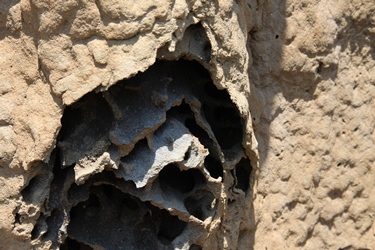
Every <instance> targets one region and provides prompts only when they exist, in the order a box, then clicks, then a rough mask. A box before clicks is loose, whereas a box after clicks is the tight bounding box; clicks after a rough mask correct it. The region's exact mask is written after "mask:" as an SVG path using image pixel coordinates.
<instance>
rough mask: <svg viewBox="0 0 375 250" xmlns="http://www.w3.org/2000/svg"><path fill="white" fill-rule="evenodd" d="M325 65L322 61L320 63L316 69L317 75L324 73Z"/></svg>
mask: <svg viewBox="0 0 375 250" xmlns="http://www.w3.org/2000/svg"><path fill="white" fill-rule="evenodd" d="M323 65H324V64H323V63H322V62H321V61H318V67H317V68H316V73H317V74H320V73H322V70H323Z"/></svg>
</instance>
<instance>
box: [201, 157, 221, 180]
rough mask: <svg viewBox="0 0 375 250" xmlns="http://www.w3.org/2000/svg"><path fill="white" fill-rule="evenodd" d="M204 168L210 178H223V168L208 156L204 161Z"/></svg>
mask: <svg viewBox="0 0 375 250" xmlns="http://www.w3.org/2000/svg"><path fill="white" fill-rule="evenodd" d="M204 167H205V168H206V169H207V171H208V172H209V173H210V175H211V177H212V178H215V179H217V178H219V177H223V166H222V165H221V164H220V162H218V161H217V160H215V159H214V158H213V157H212V156H210V155H208V156H207V157H206V159H205V161H204Z"/></svg>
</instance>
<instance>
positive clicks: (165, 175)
mask: <svg viewBox="0 0 375 250" xmlns="http://www.w3.org/2000/svg"><path fill="white" fill-rule="evenodd" d="M159 180H160V186H161V188H162V189H163V191H166V192H168V191H179V192H181V193H189V192H190V191H192V190H193V189H194V187H195V185H196V184H197V182H202V180H203V181H204V177H203V174H202V173H201V172H200V171H199V170H198V169H190V170H185V171H181V170H180V169H179V168H178V167H176V166H174V165H172V164H170V165H167V166H165V167H164V168H163V170H162V171H160V173H159Z"/></svg>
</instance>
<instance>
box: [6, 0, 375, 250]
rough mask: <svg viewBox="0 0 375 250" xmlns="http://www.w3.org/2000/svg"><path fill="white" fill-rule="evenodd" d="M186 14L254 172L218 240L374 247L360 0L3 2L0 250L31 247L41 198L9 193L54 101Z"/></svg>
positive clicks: (149, 45)
mask: <svg viewBox="0 0 375 250" xmlns="http://www.w3.org/2000/svg"><path fill="white" fill-rule="evenodd" d="M198 22H200V23H201V24H202V26H203V28H204V29H205V32H206V34H207V37H208V39H209V40H210V43H211V46H212V54H211V61H210V62H209V64H208V65H206V66H205V67H206V68H208V69H209V71H210V73H211V77H212V78H213V81H214V83H215V85H216V86H217V87H219V88H221V89H227V91H228V92H229V94H230V95H231V98H232V101H233V102H234V103H235V104H236V105H237V107H238V109H239V110H240V113H241V115H242V117H243V118H244V119H245V124H244V126H245V129H246V134H245V140H244V142H243V145H244V146H245V147H246V149H247V155H248V156H249V157H250V158H251V162H252V165H253V166H254V168H255V169H254V172H253V174H252V185H253V193H252V197H248V199H247V202H248V204H247V205H246V207H244V209H243V210H242V211H243V214H229V215H227V218H230V221H229V222H227V226H230V225H232V226H233V228H234V227H236V229H235V230H233V232H231V230H230V228H227V229H228V231H227V232H225V231H222V234H218V235H216V236H215V237H222V238H223V239H224V240H223V242H224V243H223V248H227V249H251V248H254V249H268V250H270V249H375V222H374V221H375V166H374V164H375V163H374V161H375V147H374V142H375V132H374V126H375V99H374V97H375V50H374V48H375V2H374V1H373V0H351V1H350V0H268V1H267V0H239V1H227V0H221V1H205V0H201V1H199V0H198V1H189V0H175V1H169V0H160V1H153V0H142V1H137V2H136V4H134V3H133V1H127V0H116V1H115V0H113V1H105V0H97V1H94V0H69V1H66V0H59V1H49V0H9V1H2V2H1V3H0V242H1V246H0V249H30V247H31V245H30V244H31V243H30V242H31V231H32V229H33V225H34V224H35V222H36V218H37V217H38V216H39V209H40V207H38V206H37V205H36V206H27V205H26V204H25V203H24V201H23V200H22V195H21V190H22V189H23V188H24V187H25V186H27V185H28V183H29V181H30V179H31V178H32V177H33V176H35V175H36V173H38V171H40V168H42V167H43V162H48V160H49V156H50V154H51V152H52V150H53V148H54V147H55V142H56V137H57V134H58V132H59V130H60V127H61V123H60V119H61V117H62V115H63V111H64V108H65V107H66V105H71V104H72V103H75V102H76V101H77V100H79V99H80V98H81V97H82V96H83V95H85V94H86V93H88V92H91V91H105V90H107V89H108V88H109V87H110V86H112V85H114V84H115V83H116V82H118V81H119V80H121V79H125V78H129V77H132V76H134V75H135V74H136V73H137V72H141V71H145V70H146V69H147V68H148V67H150V66H151V65H152V64H153V63H154V62H155V60H156V58H157V57H158V56H159V57H160V55H158V51H160V49H161V48H167V49H168V50H169V51H174V49H175V48H176V44H178V43H179V42H180V41H181V40H182V39H183V35H184V32H185V29H186V28H187V27H188V26H189V25H191V24H196V23H198ZM249 111H250V112H249ZM16 213H17V214H20V215H21V218H16V217H17V216H16ZM229 213H230V211H229ZM250 217H251V218H250ZM240 222H241V223H242V224H241V226H238V224H240ZM45 247H46V248H48V246H45Z"/></svg>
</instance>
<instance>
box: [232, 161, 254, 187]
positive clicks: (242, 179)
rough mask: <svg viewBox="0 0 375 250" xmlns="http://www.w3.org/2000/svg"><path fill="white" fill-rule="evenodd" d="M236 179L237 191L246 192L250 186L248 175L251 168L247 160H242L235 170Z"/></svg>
mask: <svg viewBox="0 0 375 250" xmlns="http://www.w3.org/2000/svg"><path fill="white" fill-rule="evenodd" d="M235 170H236V171H235V172H236V179H237V185H236V188H237V189H241V190H242V191H244V192H246V191H247V190H248V189H249V186H250V174H251V170H252V167H251V165H250V161H249V160H248V159H244V158H243V159H242V160H241V161H240V162H239V163H238V164H237V166H236V168H235Z"/></svg>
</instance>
